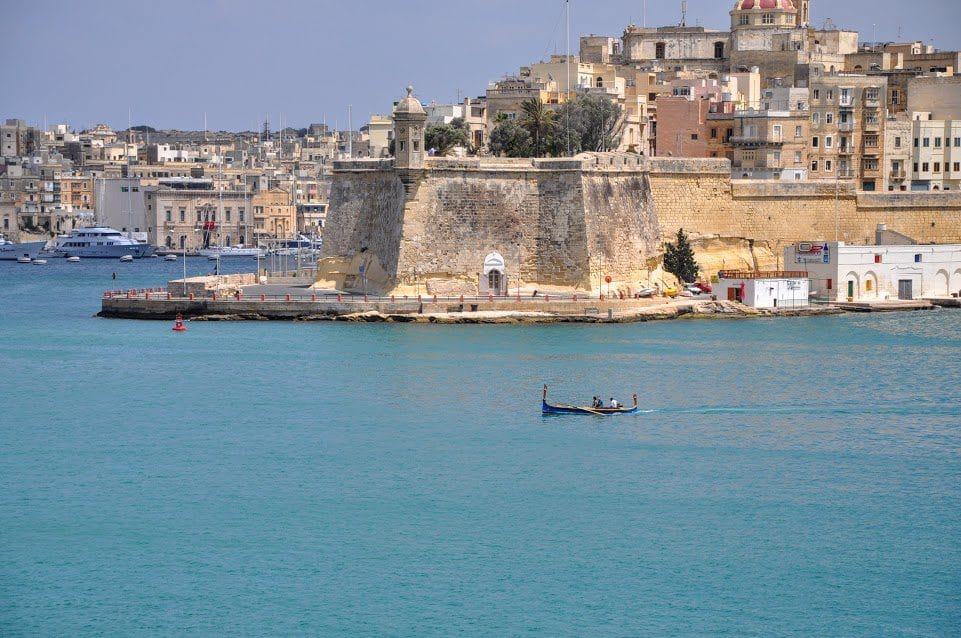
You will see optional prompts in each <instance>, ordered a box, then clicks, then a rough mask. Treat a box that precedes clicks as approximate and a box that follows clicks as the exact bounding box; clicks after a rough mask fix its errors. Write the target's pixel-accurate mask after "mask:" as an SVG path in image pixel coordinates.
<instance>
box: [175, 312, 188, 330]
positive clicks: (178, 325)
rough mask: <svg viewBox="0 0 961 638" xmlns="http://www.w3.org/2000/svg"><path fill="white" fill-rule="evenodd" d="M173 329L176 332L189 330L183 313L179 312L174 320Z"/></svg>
mask: <svg viewBox="0 0 961 638" xmlns="http://www.w3.org/2000/svg"><path fill="white" fill-rule="evenodd" d="M173 331H174V332H186V331H187V326H185V325H184V316H183V315H182V314H180V313H177V318H176V319H175V320H174V327H173Z"/></svg>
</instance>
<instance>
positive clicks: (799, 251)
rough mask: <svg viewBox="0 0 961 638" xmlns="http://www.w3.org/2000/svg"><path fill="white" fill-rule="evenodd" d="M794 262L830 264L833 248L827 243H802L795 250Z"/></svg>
mask: <svg viewBox="0 0 961 638" xmlns="http://www.w3.org/2000/svg"><path fill="white" fill-rule="evenodd" d="M794 261H795V262H796V263H798V264H829V263H831V248H830V247H829V246H828V244H827V243H823V244H815V243H811V242H801V243H799V244H798V245H797V247H796V248H795V250H794Z"/></svg>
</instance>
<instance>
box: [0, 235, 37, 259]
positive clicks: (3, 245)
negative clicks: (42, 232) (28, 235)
mask: <svg viewBox="0 0 961 638" xmlns="http://www.w3.org/2000/svg"><path fill="white" fill-rule="evenodd" d="M46 243H47V242H45V241H31V242H26V243H23V244H16V243H14V242H12V241H10V240H9V239H7V238H6V237H4V236H3V235H0V261H19V262H20V263H23V264H25V263H27V262H29V261H31V260H33V259H36V258H37V256H38V255H39V254H40V251H41V250H43V247H44V246H45V245H46Z"/></svg>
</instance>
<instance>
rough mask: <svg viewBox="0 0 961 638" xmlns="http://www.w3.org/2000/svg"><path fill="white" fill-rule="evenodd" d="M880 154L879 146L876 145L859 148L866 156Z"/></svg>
mask: <svg viewBox="0 0 961 638" xmlns="http://www.w3.org/2000/svg"><path fill="white" fill-rule="evenodd" d="M880 154H881V148H880V147H878V146H865V147H864V148H862V149H861V155H864V156H867V157H877V156H878V155H880Z"/></svg>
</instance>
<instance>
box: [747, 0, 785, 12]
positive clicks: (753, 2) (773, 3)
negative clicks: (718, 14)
mask: <svg viewBox="0 0 961 638" xmlns="http://www.w3.org/2000/svg"><path fill="white" fill-rule="evenodd" d="M752 9H756V10H758V11H790V12H791V13H796V12H797V8H796V7H795V6H794V2H792V0H737V4H735V5H734V10H735V11H751V10H752Z"/></svg>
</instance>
